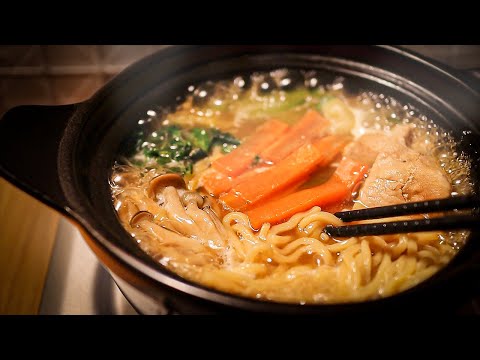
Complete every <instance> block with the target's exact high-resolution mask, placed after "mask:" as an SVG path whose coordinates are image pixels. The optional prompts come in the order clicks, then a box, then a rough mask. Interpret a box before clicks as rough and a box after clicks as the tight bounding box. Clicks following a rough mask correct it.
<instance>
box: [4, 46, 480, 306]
mask: <svg viewBox="0 0 480 360" xmlns="http://www.w3.org/2000/svg"><path fill="white" fill-rule="evenodd" d="M282 67H287V68H299V69H317V70H320V71H324V72H326V73H328V74H331V76H332V78H333V77H334V76H343V77H344V78H346V79H347V83H348V85H349V86H350V87H351V88H352V89H353V90H362V89H363V90H372V91H375V92H381V93H384V94H386V95H392V96H393V97H395V98H397V99H399V100H400V101H402V102H403V103H409V104H412V105H414V106H415V107H416V108H418V109H419V110H420V111H421V112H422V113H424V114H425V115H427V116H429V117H430V118H431V119H433V120H434V121H435V122H436V123H437V124H439V125H441V126H442V127H444V128H446V129H448V130H451V131H452V134H453V135H454V136H455V137H456V138H457V139H458V141H459V143H460V147H461V149H462V150H463V151H465V152H466V153H468V154H469V155H470V157H471V158H472V159H473V161H474V169H473V172H472V176H473V178H474V179H475V181H476V183H477V184H478V182H479V172H478V162H479V157H480V156H479V151H480V140H479V139H480V135H479V134H480V131H479V128H480V123H479V120H478V119H479V115H480V95H479V93H478V89H479V88H478V83H476V81H475V79H474V78H473V77H468V75H466V74H463V73H459V72H457V71H455V70H453V69H448V68H446V67H445V66H441V65H438V64H436V63H432V62H431V61H428V60H426V59H424V58H422V57H419V56H417V55H414V54H412V53H409V52H406V51H404V50H400V49H397V48H393V47H387V46H304V45H301V46H277V45H274V46H243V45H242V46H175V47H169V48H167V49H165V50H162V51H159V52H158V53H156V54H153V55H151V56H149V57H146V58H145V59H143V60H141V61H139V62H137V63H135V64H134V65H132V66H130V67H128V68H127V69H126V70H124V71H123V72H122V73H120V74H119V75H118V76H116V77H115V78H114V79H113V80H111V81H110V82H109V83H108V84H106V85H105V86H104V87H103V88H101V89H100V90H99V91H98V92H97V93H95V95H93V96H92V98H91V99H89V100H87V101H85V102H83V103H79V104H73V105H66V106H19V107H16V108H13V109H11V110H10V111H9V112H7V113H6V114H5V115H4V116H3V118H2V120H1V121H0V174H1V175H2V176H4V177H5V178H6V179H7V180H8V181H10V182H11V183H12V184H14V185H15V186H18V187H19V188H21V189H23V190H24V191H26V192H28V193H29V194H31V195H32V196H34V197H35V198H37V199H39V200H40V201H42V202H44V203H45V204H47V205H49V206H51V207H53V208H55V209H56V210H58V211H59V212H61V213H62V214H63V215H65V216H67V217H68V218H69V219H70V220H72V222H73V223H74V224H75V225H77V226H78V228H79V229H80V231H81V232H82V234H83V236H84V238H85V240H86V242H87V243H88V245H89V246H90V248H91V249H92V250H93V251H94V253H95V254H96V255H97V257H98V258H99V259H100V261H101V262H102V264H103V265H104V266H105V267H106V268H107V269H108V270H109V272H110V274H111V275H112V276H113V278H114V280H115V281H116V283H117V284H118V286H119V287H120V289H121V290H122V292H123V293H124V295H125V296H126V298H127V299H128V300H129V301H130V302H131V303H132V305H133V306H134V307H135V308H136V309H137V310H138V311H139V312H140V313H144V314H164V313H169V312H178V313H182V314H190V313H195V314H200V313H222V312H263V313H285V314H324V315H338V314H350V313H358V312H360V313H365V312H382V311H383V312H385V311H395V312H399V311H409V312H412V311H422V312H426V311H438V310H445V309H448V308H453V307H454V306H456V305H457V304H458V303H460V302H462V301H464V300H466V299H467V298H468V297H469V296H472V295H473V294H474V293H476V292H477V291H478V289H479V286H478V285H479V283H480V280H479V278H478V275H480V271H479V267H480V266H479V264H480V233H478V232H474V233H472V235H471V237H470V239H469V241H468V243H467V244H466V246H465V247H464V248H463V249H462V250H461V251H460V252H459V254H458V255H457V256H456V257H455V258H454V259H453V260H452V261H451V262H450V263H449V264H448V266H446V267H445V268H444V269H442V270H441V271H439V272H438V273H437V274H436V275H434V276H433V277H432V278H430V279H428V280H426V281H425V282H423V283H421V284H419V285H417V286H416V287H414V288H412V289H410V290H407V291H405V292H402V293H400V294H398V295H395V296H392V297H388V298H385V299H379V300H373V301H366V302H361V303H349V304H334V305H303V306H302V305H297V304H281V303H274V302H268V301H260V300H254V299H247V298H243V297H240V296H235V295H230V294H226V293H223V292H219V291H215V290H212V289H209V288H206V287H203V286H201V285H198V284H196V283H192V282H190V281H187V280H185V279H182V278H180V277H179V276H177V275H175V274H174V273H172V272H170V271H169V270H167V269H165V268H163V267H162V266H161V265H159V264H158V263H156V262H155V261H153V260H152V259H151V258H150V257H149V256H147V255H146V254H145V253H143V252H142V251H141V250H140V249H139V248H138V247H137V245H136V244H135V243H134V241H133V240H132V238H131V237H130V236H129V234H128V233H127V232H126V231H125V230H124V229H123V227H122V226H121V225H120V223H119V221H118V220H117V217H116V213H115V210H114V208H113V205H112V199H111V194H110V188H109V176H110V174H111V168H112V164H113V162H114V159H115V157H116V155H117V153H118V150H119V146H120V143H121V142H122V140H123V139H124V138H125V137H126V136H127V135H128V134H129V133H131V131H132V130H133V129H134V128H135V126H136V123H137V121H138V120H139V119H140V118H142V117H144V116H146V115H145V114H146V111H147V110H148V109H150V108H152V106H153V105H160V106H167V105H172V104H175V103H176V101H178V100H177V97H178V96H179V95H181V94H185V92H186V89H187V87H188V86H189V85H191V84H196V83H199V82H201V81H204V80H215V79H222V78H231V77H233V76H235V75H238V74H242V73H251V72H253V71H264V70H272V69H276V68H282Z"/></svg>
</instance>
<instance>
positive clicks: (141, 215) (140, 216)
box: [130, 211, 153, 227]
mask: <svg viewBox="0 0 480 360" xmlns="http://www.w3.org/2000/svg"><path fill="white" fill-rule="evenodd" d="M142 220H150V221H152V220H153V214H152V213H151V212H149V211H139V212H137V213H136V214H135V215H133V216H132V218H131V219H130V226H131V227H137V226H138V223H139V222H140V221H142Z"/></svg>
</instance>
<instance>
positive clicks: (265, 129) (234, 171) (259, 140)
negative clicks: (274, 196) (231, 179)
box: [212, 119, 289, 176]
mask: <svg viewBox="0 0 480 360" xmlns="http://www.w3.org/2000/svg"><path fill="white" fill-rule="evenodd" d="M288 128H289V126H288V125H287V124H285V123H284V122H281V121H279V120H275V119H273V120H269V121H267V122H266V123H264V124H262V125H260V127H258V128H257V130H256V131H255V133H254V134H253V135H251V136H250V137H249V138H248V139H246V140H245V141H244V142H243V144H241V145H240V146H239V147H238V148H236V149H235V150H233V151H232V152H231V153H230V154H227V155H225V156H223V157H221V158H219V159H217V160H215V161H214V162H213V163H212V167H213V168H214V169H216V170H218V171H220V172H222V173H224V174H225V175H228V176H237V175H240V174H241V173H243V172H244V171H245V170H247V169H248V168H249V167H250V166H251V165H252V162H253V161H254V159H255V156H257V155H258V154H259V153H260V152H261V151H262V150H263V149H265V148H266V147H267V146H269V145H270V144H272V143H273V142H274V141H276V140H277V139H278V137H279V136H281V135H282V134H283V133H285V132H286V131H287V130H288Z"/></svg>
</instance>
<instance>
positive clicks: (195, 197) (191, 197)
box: [182, 191, 203, 209]
mask: <svg viewBox="0 0 480 360" xmlns="http://www.w3.org/2000/svg"><path fill="white" fill-rule="evenodd" d="M192 202H195V203H197V206H198V208H199V209H200V208H201V207H202V205H203V197H202V195H200V194H199V193H197V192H195V191H186V192H185V193H184V194H183V196H182V204H183V206H187V205H188V204H190V203H192Z"/></svg>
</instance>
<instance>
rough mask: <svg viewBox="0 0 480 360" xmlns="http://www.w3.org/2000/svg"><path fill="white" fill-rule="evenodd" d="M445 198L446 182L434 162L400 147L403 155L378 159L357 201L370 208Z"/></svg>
mask: <svg viewBox="0 0 480 360" xmlns="http://www.w3.org/2000/svg"><path fill="white" fill-rule="evenodd" d="M449 195H450V181H449V180H448V178H447V176H446V174H445V173H444V172H443V170H442V169H441V168H440V167H439V166H438V164H437V162H436V160H435V159H434V158H433V157H432V156H429V155H423V154H420V153H418V152H416V151H413V150H411V149H409V148H407V147H406V146H404V148H403V151H397V152H391V153H381V154H379V155H378V157H377V159H376V160H375V163H374V164H373V166H372V168H371V169H370V172H369V174H368V178H367V179H366V181H365V183H364V185H363V186H362V189H361V190H360V194H359V198H358V199H359V200H360V201H361V202H362V203H363V204H364V205H366V206H368V207H371V206H382V205H394V204H401V203H404V202H412V201H423V200H429V199H435V198H444V197H448V196H449Z"/></svg>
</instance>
